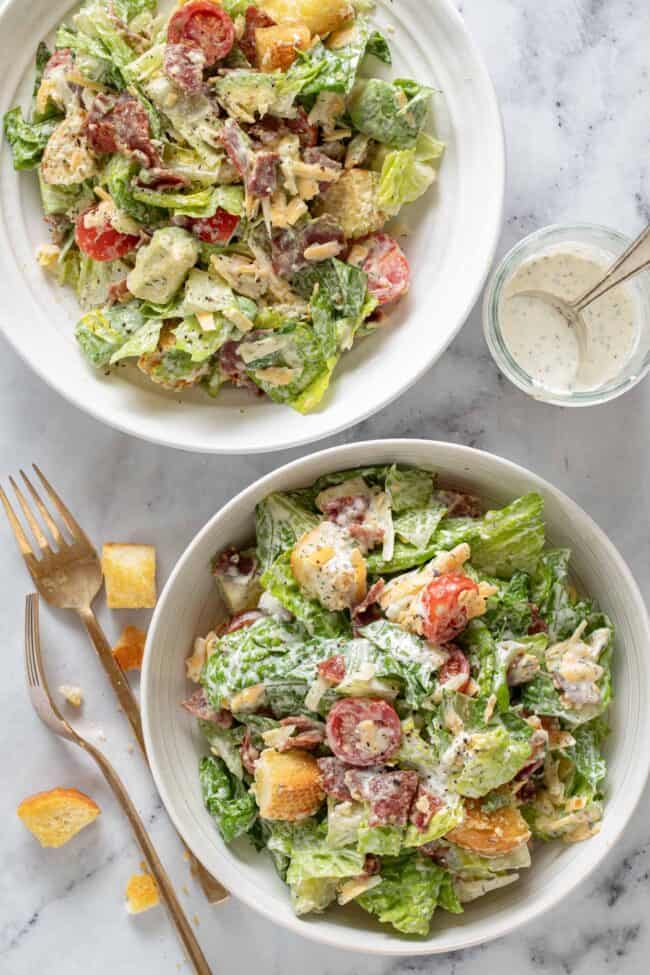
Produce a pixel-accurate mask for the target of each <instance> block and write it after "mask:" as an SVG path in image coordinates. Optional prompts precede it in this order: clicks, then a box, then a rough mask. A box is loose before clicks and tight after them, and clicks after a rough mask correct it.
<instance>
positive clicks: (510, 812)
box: [445, 799, 530, 857]
mask: <svg viewBox="0 0 650 975" xmlns="http://www.w3.org/2000/svg"><path fill="white" fill-rule="evenodd" d="M445 839H448V840H450V842H452V843H455V844H456V846H462V847H463V849H465V850H471V851H472V852H473V853H478V854H479V856H483V857H498V856H503V855H504V854H506V853H510V852H511V851H512V850H515V849H516V848H517V847H518V846H520V845H521V844H522V843H526V842H527V841H528V840H529V839H530V830H529V829H528V825H527V823H526V820H525V819H524V817H523V816H522V815H521V813H520V812H519V810H518V809H516V808H515V806H503V807H502V808H501V809H495V810H494V811H493V812H486V811H485V810H484V809H483V807H482V805H481V802H480V801H477V800H475V799H466V800H465V819H464V820H463V822H462V823H461V824H460V826H456V828H455V829H452V831H451V832H450V833H447V834H446V836H445Z"/></svg>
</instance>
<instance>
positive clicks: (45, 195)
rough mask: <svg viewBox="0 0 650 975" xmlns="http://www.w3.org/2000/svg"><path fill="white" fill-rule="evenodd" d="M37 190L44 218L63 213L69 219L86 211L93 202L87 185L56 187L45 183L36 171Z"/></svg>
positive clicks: (89, 187) (93, 198)
mask: <svg viewBox="0 0 650 975" xmlns="http://www.w3.org/2000/svg"><path fill="white" fill-rule="evenodd" d="M38 188H39V190H40V193H41V204H42V207H43V213H44V214H45V216H46V217H49V216H51V215H52V214H53V213H63V214H65V215H66V216H68V218H69V219H71V220H74V219H75V217H76V216H77V215H78V214H79V213H81V211H82V210H86V209H87V208H88V207H89V206H91V205H92V204H93V203H94V202H95V195H94V193H93V191H92V187H91V186H90V185H88V184H87V183H77V184H75V185H72V186H56V185H55V184H54V183H46V182H45V180H44V179H43V178H42V176H41V171H40V169H39V171H38Z"/></svg>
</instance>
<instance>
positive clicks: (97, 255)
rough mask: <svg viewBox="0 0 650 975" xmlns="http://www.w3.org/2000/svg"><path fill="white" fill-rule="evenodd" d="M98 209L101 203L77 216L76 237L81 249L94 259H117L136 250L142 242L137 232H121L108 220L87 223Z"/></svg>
mask: <svg viewBox="0 0 650 975" xmlns="http://www.w3.org/2000/svg"><path fill="white" fill-rule="evenodd" d="M98 209H99V205H98V206H96V207H92V208H91V209H90V210H85V211H84V212H83V213H81V214H80V215H79V216H78V217H77V223H76V226H75V231H74V238H75V240H76V242H77V246H78V247H79V250H80V251H83V253H84V254H87V255H88V257H91V258H92V259H93V261H115V260H117V258H118V257H124V255H125V254H128V253H129V252H130V251H132V250H135V248H136V247H137V246H138V244H139V243H140V237H139V236H137V235H136V234H121V233H120V232H119V230H115V228H114V227H112V226H111V224H110V223H108V222H106V223H103V224H99V225H98V226H95V224H94V222H93V221H92V219H91V221H90V226H88V225H87V223H86V221H87V219H88V217H89V216H91V215H92V214H94V213H96V211H97V210H98Z"/></svg>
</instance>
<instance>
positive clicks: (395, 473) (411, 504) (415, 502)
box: [384, 464, 433, 515]
mask: <svg viewBox="0 0 650 975" xmlns="http://www.w3.org/2000/svg"><path fill="white" fill-rule="evenodd" d="M384 489H385V491H386V493H387V494H388V496H389V498H390V504H391V508H392V510H393V512H394V514H396V515H401V514H406V513H408V512H410V511H420V510H422V509H423V508H428V507H429V505H430V504H431V496H432V494H433V475H432V474H431V473H430V472H429V471H423V470H420V468H418V467H401V466H398V465H397V464H393V466H392V467H391V468H390V469H389V471H388V473H387V474H386V479H385V487H384Z"/></svg>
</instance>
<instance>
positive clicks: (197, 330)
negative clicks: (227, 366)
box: [172, 315, 232, 362]
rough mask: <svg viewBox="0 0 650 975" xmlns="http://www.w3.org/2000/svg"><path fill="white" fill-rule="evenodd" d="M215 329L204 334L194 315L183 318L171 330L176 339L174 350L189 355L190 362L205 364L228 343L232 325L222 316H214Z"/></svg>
mask: <svg viewBox="0 0 650 975" xmlns="http://www.w3.org/2000/svg"><path fill="white" fill-rule="evenodd" d="M214 319H215V328H214V329H213V330H212V331H209V332H206V331H204V330H203V328H202V327H201V326H200V325H199V323H198V320H197V319H196V316H195V315H189V316H188V317H187V318H184V319H183V321H182V322H181V323H180V325H177V326H176V328H174V329H172V335H173V336H174V338H175V339H176V343H175V346H174V348H175V349H177V350H178V351H179V352H184V353H186V354H187V355H189V357H190V360H191V361H192V362H205V361H206V359H209V358H210V357H211V356H213V355H214V354H215V352H217V351H218V350H219V349H220V348H221V346H222V345H223V344H224V343H225V342H227V341H228V339H229V337H230V334H231V332H232V325H231V324H230V323H229V322H227V321H226V320H225V318H223V317H222V316H220V315H219V316H217V315H215V316H214Z"/></svg>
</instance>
